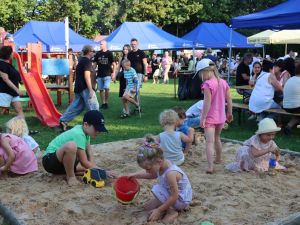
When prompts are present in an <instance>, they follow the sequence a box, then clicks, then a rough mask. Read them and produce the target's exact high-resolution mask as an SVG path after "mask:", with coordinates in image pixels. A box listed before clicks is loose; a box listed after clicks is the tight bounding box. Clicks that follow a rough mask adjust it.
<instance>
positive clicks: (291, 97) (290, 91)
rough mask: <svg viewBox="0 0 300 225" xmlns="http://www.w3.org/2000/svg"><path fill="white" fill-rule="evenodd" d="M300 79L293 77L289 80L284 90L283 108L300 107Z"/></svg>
mask: <svg viewBox="0 0 300 225" xmlns="http://www.w3.org/2000/svg"><path fill="white" fill-rule="evenodd" d="M299 87H300V77H298V76H293V77H291V78H289V79H288V80H287V82H286V83H285V85H284V88H283V108H286V109H294V108H298V107H300V88H299Z"/></svg>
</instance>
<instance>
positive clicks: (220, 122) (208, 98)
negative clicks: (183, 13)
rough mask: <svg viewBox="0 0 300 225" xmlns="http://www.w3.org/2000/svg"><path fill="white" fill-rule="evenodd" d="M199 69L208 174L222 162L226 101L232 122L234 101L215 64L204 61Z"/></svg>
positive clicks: (201, 121)
mask: <svg viewBox="0 0 300 225" xmlns="http://www.w3.org/2000/svg"><path fill="white" fill-rule="evenodd" d="M197 67H198V68H199V70H200V74H201V77H202V80H203V82H204V83H203V84H202V90H203V91H204V105H203V111H202V114H201V119H200V127H202V128H204V133H205V140H206V157H207V161H208V168H207V170H206V173H208V174H212V173H213V172H214V168H213V165H214V162H215V163H221V162H222V143H221V139H220V134H221V131H222V129H223V127H224V123H225V121H226V115H225V100H226V101H227V121H228V122H231V121H232V119H233V116H232V100H231V96H230V90H229V86H228V84H227V83H226V81H225V80H223V79H221V78H220V77H219V73H218V71H217V68H216V66H215V64H214V63H213V62H212V61H211V60H210V59H202V60H201V61H199V62H198V64H197ZM214 149H215V151H216V158H215V161H214V160H213V153H214Z"/></svg>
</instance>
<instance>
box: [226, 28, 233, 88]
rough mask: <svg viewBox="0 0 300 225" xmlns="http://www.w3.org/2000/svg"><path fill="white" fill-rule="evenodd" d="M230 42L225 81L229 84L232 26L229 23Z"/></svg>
mask: <svg viewBox="0 0 300 225" xmlns="http://www.w3.org/2000/svg"><path fill="white" fill-rule="evenodd" d="M229 41H230V44H229V60H228V76H227V82H228V84H230V66H231V55H232V27H231V25H230V40H229Z"/></svg>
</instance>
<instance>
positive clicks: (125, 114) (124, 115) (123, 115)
mask: <svg viewBox="0 0 300 225" xmlns="http://www.w3.org/2000/svg"><path fill="white" fill-rule="evenodd" d="M127 117H129V115H128V114H127V113H123V114H121V118H122V119H125V118H127Z"/></svg>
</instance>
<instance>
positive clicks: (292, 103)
mask: <svg viewBox="0 0 300 225" xmlns="http://www.w3.org/2000/svg"><path fill="white" fill-rule="evenodd" d="M295 74H296V75H295V76H293V77H291V78H289V79H288V80H287V82H286V83H285V85H284V89H283V108H284V110H285V111H287V112H289V113H300V88H299V87H300V65H297V67H296V70H295ZM299 122H300V120H299V119H298V118H297V117H292V118H291V120H290V121H289V123H288V124H287V125H286V127H285V128H284V129H283V132H284V133H285V134H287V135H288V134H290V133H291V129H292V127H293V126H295V125H296V124H297V123H299Z"/></svg>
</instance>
